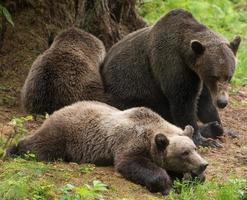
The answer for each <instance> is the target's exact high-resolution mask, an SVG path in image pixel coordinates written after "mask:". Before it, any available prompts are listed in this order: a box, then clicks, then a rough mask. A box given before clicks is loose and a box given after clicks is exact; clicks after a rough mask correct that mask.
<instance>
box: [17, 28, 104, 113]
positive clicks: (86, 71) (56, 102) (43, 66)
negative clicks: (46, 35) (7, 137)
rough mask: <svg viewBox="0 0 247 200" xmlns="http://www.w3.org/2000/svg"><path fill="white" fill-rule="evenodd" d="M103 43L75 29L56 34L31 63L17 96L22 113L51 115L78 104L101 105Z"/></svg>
mask: <svg viewBox="0 0 247 200" xmlns="http://www.w3.org/2000/svg"><path fill="white" fill-rule="evenodd" d="M104 56H105V47H104V45H103V43H102V42H101V41H100V40H99V39H97V38H96V37H94V36H93V35H91V34H90V33H87V32H84V31H82V30H79V29H77V28H70V29H68V30H66V31H64V32H62V33H60V34H59V35H58V36H57V37H56V38H55V40H54V41H53V43H52V45H51V47H50V48H49V49H47V50H46V51H45V52H44V53H43V54H41V55H40V56H39V57H38V58H37V59H36V60H35V61H34V63H33V65H32V67H31V69H30V71H29V74H28V77H27V79H26V81H25V84H24V86H23V88H22V92H21V100H22V104H23V107H24V109H25V110H26V111H27V112H29V113H33V114H44V113H46V112H47V113H49V114H50V113H52V112H54V111H55V110H58V109H59V108H62V107H64V106H66V105H70V104H72V103H74V102H77V101H80V100H98V101H104V102H105V97H104V89H103V86H102V80H101V77H100V74H99V65H100V64H101V62H102V61H103V59H104Z"/></svg>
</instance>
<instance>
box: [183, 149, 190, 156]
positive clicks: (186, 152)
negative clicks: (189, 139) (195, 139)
mask: <svg viewBox="0 0 247 200" xmlns="http://www.w3.org/2000/svg"><path fill="white" fill-rule="evenodd" d="M189 154H190V151H188V150H187V151H184V152H183V153H182V155H183V156H188V155H189Z"/></svg>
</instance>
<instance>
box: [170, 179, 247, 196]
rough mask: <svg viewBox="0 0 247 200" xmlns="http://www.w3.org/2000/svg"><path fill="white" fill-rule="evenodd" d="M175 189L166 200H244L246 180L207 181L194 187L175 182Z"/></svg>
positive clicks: (246, 191) (246, 193)
mask: <svg viewBox="0 0 247 200" xmlns="http://www.w3.org/2000/svg"><path fill="white" fill-rule="evenodd" d="M174 188H175V190H174V191H173V192H171V193H170V195H169V196H168V200H201V199H203V200H245V199H247V180H239V179H229V180H228V181H227V182H225V183H222V184H221V183H218V182H216V181H209V182H206V183H204V184H197V185H196V186H195V187H191V185H189V184H186V183H183V182H175V186H174Z"/></svg>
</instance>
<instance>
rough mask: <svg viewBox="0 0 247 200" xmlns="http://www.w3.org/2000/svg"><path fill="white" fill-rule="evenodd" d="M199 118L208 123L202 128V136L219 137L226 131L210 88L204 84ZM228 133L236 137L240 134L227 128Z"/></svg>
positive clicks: (199, 105)
mask: <svg viewBox="0 0 247 200" xmlns="http://www.w3.org/2000/svg"><path fill="white" fill-rule="evenodd" d="M197 115H198V118H199V120H200V121H201V122H203V123H207V124H205V125H204V126H202V127H201V128H200V132H201V134H202V136H204V137H206V138H214V139H215V138H217V137H219V136H222V135H223V133H224V130H223V127H222V123H221V120H220V117H219V113H218V110H217V108H216V106H215V105H214V104H213V100H212V98H211V95H210V93H209V90H208V89H207V87H206V86H205V85H204V86H203V90H202V92H201V95H200V98H199V101H198V111H197ZM225 134H226V135H229V136H230V137H233V138H236V137H239V134H238V133H237V132H235V131H232V130H226V131H225Z"/></svg>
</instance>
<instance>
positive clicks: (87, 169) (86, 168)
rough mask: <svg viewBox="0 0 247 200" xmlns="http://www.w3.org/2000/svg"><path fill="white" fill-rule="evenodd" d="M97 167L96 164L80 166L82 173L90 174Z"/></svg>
mask: <svg viewBox="0 0 247 200" xmlns="http://www.w3.org/2000/svg"><path fill="white" fill-rule="evenodd" d="M94 169H95V166H94V165H91V164H85V165H83V166H82V167H81V168H80V171H81V173H83V174H88V173H90V172H92V171H93V170H94Z"/></svg>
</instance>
